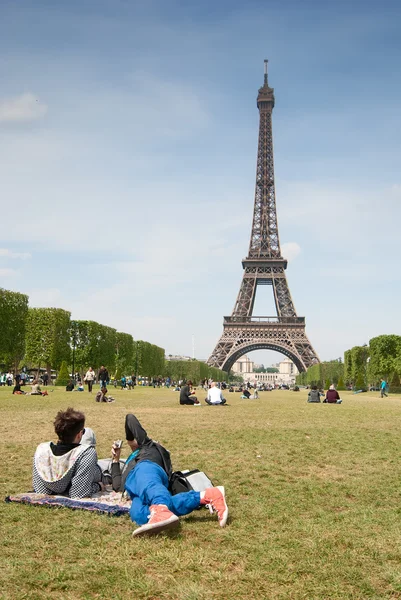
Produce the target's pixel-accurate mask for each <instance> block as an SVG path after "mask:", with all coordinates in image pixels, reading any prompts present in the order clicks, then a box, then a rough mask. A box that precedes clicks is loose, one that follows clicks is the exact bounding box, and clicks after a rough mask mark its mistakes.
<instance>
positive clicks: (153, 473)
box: [111, 414, 228, 536]
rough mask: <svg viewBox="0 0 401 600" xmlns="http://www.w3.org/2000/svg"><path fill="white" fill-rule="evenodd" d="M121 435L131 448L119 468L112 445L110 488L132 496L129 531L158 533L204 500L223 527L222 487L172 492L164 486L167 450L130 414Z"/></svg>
mask: <svg viewBox="0 0 401 600" xmlns="http://www.w3.org/2000/svg"><path fill="white" fill-rule="evenodd" d="M125 435H126V439H127V444H128V446H129V447H130V448H131V451H132V452H131V454H130V456H129V457H128V459H127V461H126V463H125V465H124V468H123V470H122V472H121V467H120V454H121V446H120V447H119V448H118V447H117V446H116V445H113V447H112V456H113V459H112V465H111V474H112V478H113V489H114V490H115V491H123V490H125V491H127V493H128V494H129V496H130V498H131V500H132V505H131V510H130V516H131V519H132V520H133V521H136V523H138V525H140V527H139V528H138V529H136V530H135V531H134V533H133V535H135V536H137V535H144V534H153V533H160V532H161V531H164V530H166V529H170V528H172V527H177V526H178V524H179V517H180V516H182V515H187V514H189V513H191V512H192V511H193V510H195V509H196V508H199V506H201V505H205V504H208V505H209V506H211V507H212V509H214V510H215V511H216V512H217V516H218V520H219V523H220V526H221V527H224V525H225V524H226V521H227V517H228V508H227V504H226V501H225V497H224V488H223V487H214V488H209V489H207V490H205V491H204V492H195V491H190V492H184V493H182V494H176V495H175V496H172V495H171V494H170V492H169V489H168V485H169V477H170V475H171V473H172V466H171V460H170V453H169V452H168V450H166V448H163V446H161V445H160V444H158V443H157V442H154V441H153V440H151V439H150V438H149V437H148V436H147V433H146V431H145V430H144V429H143V427H142V425H141V424H140V422H139V421H138V419H137V418H136V417H135V416H134V415H132V414H128V415H127V416H126V418H125Z"/></svg>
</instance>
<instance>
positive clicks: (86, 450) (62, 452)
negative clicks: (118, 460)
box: [33, 408, 104, 498]
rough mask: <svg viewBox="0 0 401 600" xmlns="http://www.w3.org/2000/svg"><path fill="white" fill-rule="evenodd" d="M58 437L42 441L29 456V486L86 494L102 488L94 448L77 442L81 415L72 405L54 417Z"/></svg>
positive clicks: (48, 491)
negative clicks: (54, 439) (32, 458)
mask: <svg viewBox="0 0 401 600" xmlns="http://www.w3.org/2000/svg"><path fill="white" fill-rule="evenodd" d="M54 430H55V432H56V434H57V437H58V441H57V443H56V444H54V443H53V442H43V443H41V444H39V446H38V447H37V448H36V452H35V456H34V460H33V488H34V490H35V492H36V493H38V494H63V495H65V496H69V497H70V498H86V497H88V496H92V495H93V494H96V493H97V492H100V491H102V490H104V485H103V484H102V482H101V478H102V471H101V469H100V467H99V466H98V464H97V454H96V449H95V448H94V447H93V446H90V445H86V444H81V441H82V437H83V435H84V434H85V415H84V414H83V413H82V412H79V411H76V410H74V409H73V408H67V410H66V411H59V412H58V413H57V415H56V418H55V421H54Z"/></svg>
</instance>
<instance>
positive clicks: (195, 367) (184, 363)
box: [165, 360, 228, 384]
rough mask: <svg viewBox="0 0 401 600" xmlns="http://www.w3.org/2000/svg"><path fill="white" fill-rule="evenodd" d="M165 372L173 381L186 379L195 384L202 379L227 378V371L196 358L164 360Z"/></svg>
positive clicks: (221, 379)
mask: <svg viewBox="0 0 401 600" xmlns="http://www.w3.org/2000/svg"><path fill="white" fill-rule="evenodd" d="M165 374H166V376H169V377H171V379H173V380H175V381H178V380H180V379H187V380H191V381H192V382H193V383H196V384H198V383H199V382H200V381H202V380H203V379H213V381H227V380H228V373H226V372H225V371H221V370H220V369H216V367H209V365H207V364H206V363H203V362H200V361H198V360H166V365H165Z"/></svg>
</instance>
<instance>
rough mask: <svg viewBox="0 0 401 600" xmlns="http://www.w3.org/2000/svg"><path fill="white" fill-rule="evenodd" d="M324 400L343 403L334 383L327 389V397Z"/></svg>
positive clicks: (330, 402) (331, 402)
mask: <svg viewBox="0 0 401 600" xmlns="http://www.w3.org/2000/svg"><path fill="white" fill-rule="evenodd" d="M323 402H327V403H328V404H341V402H342V400H341V398H340V396H339V394H338V392H337V390H336V388H335V387H334V385H333V384H332V385H331V386H330V387H329V389H328V390H327V392H326V398H325V399H324V400H323Z"/></svg>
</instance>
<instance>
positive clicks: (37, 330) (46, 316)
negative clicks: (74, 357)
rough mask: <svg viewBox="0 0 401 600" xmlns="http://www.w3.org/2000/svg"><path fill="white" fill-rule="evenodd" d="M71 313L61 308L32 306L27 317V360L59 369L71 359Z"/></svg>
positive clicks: (37, 364)
mask: <svg viewBox="0 0 401 600" xmlns="http://www.w3.org/2000/svg"><path fill="white" fill-rule="evenodd" d="M70 353H71V348H70V313H69V312H68V311H66V310H63V309H61V308H30V309H29V310H28V317H27V331H26V360H28V361H31V362H32V363H34V364H35V365H36V366H39V364H41V365H46V366H47V368H48V370H49V369H50V368H51V367H52V368H54V369H59V368H60V365H61V363H62V361H63V360H66V361H69V359H70Z"/></svg>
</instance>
